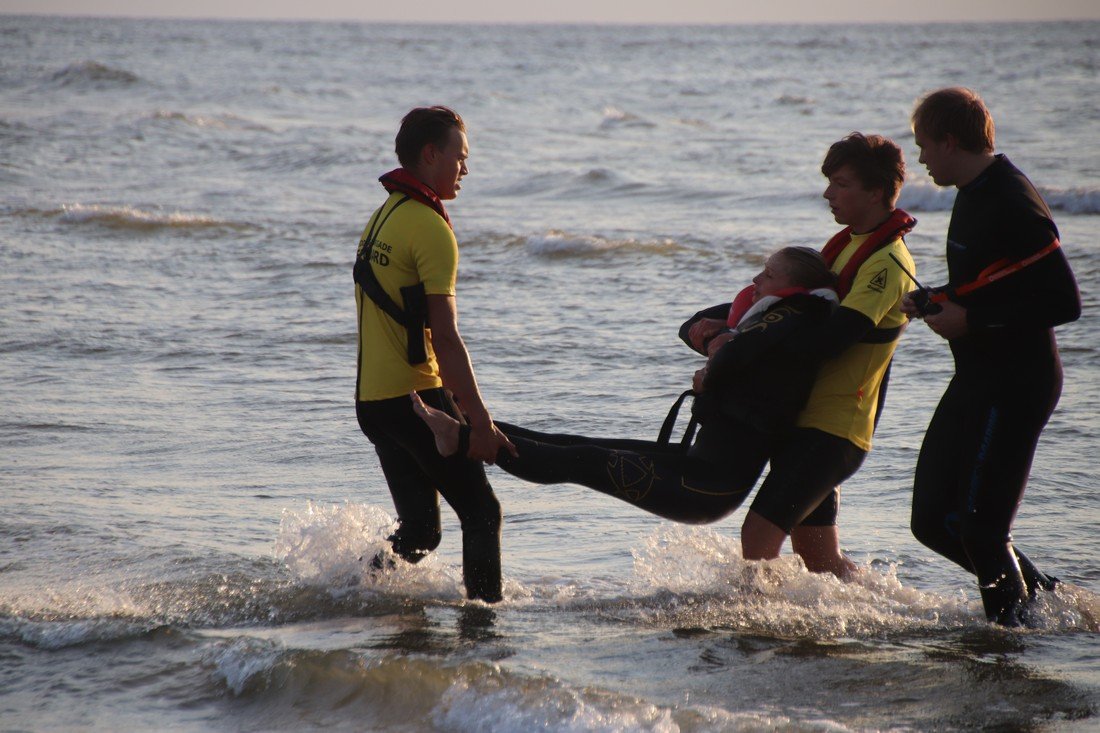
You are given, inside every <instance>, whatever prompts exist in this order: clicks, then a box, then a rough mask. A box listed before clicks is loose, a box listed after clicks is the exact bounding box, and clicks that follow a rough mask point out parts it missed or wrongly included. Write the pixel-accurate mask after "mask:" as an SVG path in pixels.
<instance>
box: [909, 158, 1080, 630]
mask: <svg viewBox="0 0 1100 733" xmlns="http://www.w3.org/2000/svg"><path fill="white" fill-rule="evenodd" d="M1057 238H1058V230H1057V229H1056V228H1055V225H1054V222H1053V220H1052V219H1051V214H1050V210H1049V209H1048V208H1047V205H1046V204H1045V203H1044V202H1043V200H1042V198H1041V197H1040V196H1039V194H1038V192H1036V190H1035V187H1034V186H1033V185H1032V184H1031V182H1030V181H1029V180H1028V179H1027V178H1026V177H1025V176H1024V175H1023V174H1022V173H1021V172H1020V171H1019V170H1017V169H1016V168H1015V166H1013V165H1012V164H1011V163H1010V162H1009V161H1008V159H1007V158H1004V157H1003V156H997V158H996V159H995V161H994V162H993V163H992V164H991V165H990V166H989V167H988V168H987V169H986V170H985V171H984V172H983V173H982V174H981V175H980V176H979V177H978V178H977V179H975V180H974V181H972V182H971V183H969V184H967V185H966V186H963V187H962V188H960V189H959V192H958V195H957V196H956V199H955V206H954V209H953V211H952V213H951V224H950V226H949V228H948V233H947V266H948V276H949V279H950V282H949V288H951V289H958V288H960V287H961V286H964V285H966V284H968V283H972V282H975V281H976V280H978V279H979V278H980V277H981V273H983V272H984V271H986V270H987V268H989V267H990V266H991V265H993V264H994V263H996V262H998V261H1001V260H1006V261H1008V262H1021V261H1024V260H1027V259H1028V258H1029V257H1031V256H1033V255H1035V254H1036V253H1037V252H1040V251H1041V250H1043V249H1044V248H1046V247H1048V246H1049V245H1051V243H1052V242H1055V241H1056V240H1057ZM956 300H957V301H958V303H959V304H960V305H962V306H963V307H965V308H966V309H967V329H968V333H967V334H966V335H964V336H962V337H960V338H956V339H952V340H951V342H950V345H951V352H952V354H953V356H954V359H955V375H954V377H953V378H952V380H951V382H950V384H949V385H948V387H947V391H946V392H945V393H944V395H943V397H942V399H941V400H940V404H939V406H938V407H937V408H936V412H935V415H934V416H933V418H932V422H931V424H930V425H929V426H928V430H927V432H926V433H925V437H924V443H923V445H922V446H921V452H920V457H919V459H918V461H917V469H916V476H915V478H914V486H913V516H912V528H913V534H914V535H915V536H916V537H917V539H918V540H920V541H921V542H922V543H924V544H925V545H927V546H928V547H930V548H931V549H933V550H935V551H936V552H938V553H939V554H941V555H943V556H944V557H946V558H948V559H950V560H953V561H954V562H956V563H958V564H959V565H960V566H962V567H963V568H965V569H966V570H968V571H970V572H971V573H974V574H975V575H976V576H977V578H978V584H979V587H980V589H981V594H982V600H983V602H984V605H985V610H986V614H987V616H989V618H990V619H992V620H996V621H999V622H1000V623H1005V624H1010V625H1014V624H1016V623H1018V622H1019V621H1020V619H1019V618H1018V616H1019V610H1020V608H1021V607H1022V605H1023V603H1024V602H1026V600H1027V598H1028V596H1029V594H1034V592H1035V590H1036V589H1037V588H1042V587H1049V586H1050V585H1051V584H1050V582H1049V580H1048V579H1047V578H1046V577H1045V576H1044V575H1043V574H1042V573H1040V572H1039V571H1038V570H1036V569H1035V567H1034V566H1033V565H1032V564H1031V563H1030V561H1028V559H1027V558H1026V557H1024V556H1023V555H1021V554H1020V553H1019V552H1017V551H1016V550H1015V548H1014V547H1013V545H1012V537H1011V527H1012V521H1013V519H1014V518H1015V516H1016V511H1017V509H1018V508H1019V505H1020V501H1021V499H1022V498H1023V495H1024V488H1025V487H1026V485H1027V479H1028V473H1029V471H1030V468H1031V460H1032V457H1033V455H1034V453H1035V447H1036V445H1037V443H1038V441H1039V435H1040V433H1041V432H1042V430H1043V427H1044V426H1045V425H1046V422H1047V419H1048V418H1049V417H1050V414H1051V412H1052V411H1053V410H1054V406H1055V405H1056V404H1057V402H1058V397H1059V395H1060V393H1061V389H1062V365H1061V362H1060V360H1059V358H1058V348H1057V345H1056V343H1055V340H1054V331H1053V328H1054V326H1057V325H1059V324H1062V323H1067V322H1069V321H1073V320H1076V319H1077V318H1078V317H1079V315H1080V313H1081V300H1080V294H1079V292H1078V289H1077V284H1076V281H1075V280H1074V277H1073V272H1072V271H1071V270H1070V267H1069V264H1068V262H1067V261H1066V258H1065V255H1064V254H1063V252H1062V250H1061V249H1060V248H1058V249H1054V250H1053V251H1051V252H1050V253H1049V254H1045V255H1043V256H1041V257H1040V258H1039V259H1037V260H1035V261H1034V262H1033V263H1032V264H1030V265H1028V266H1026V267H1024V268H1023V269H1021V270H1019V271H1017V272H1014V273H1013V274H1011V275H1008V276H1006V277H1004V278H1003V279H1000V280H997V281H996V282H992V283H990V284H989V285H987V286H984V287H980V288H977V289H975V290H973V291H972V292H970V293H969V294H967V295H965V296H959V297H957V298H956Z"/></svg>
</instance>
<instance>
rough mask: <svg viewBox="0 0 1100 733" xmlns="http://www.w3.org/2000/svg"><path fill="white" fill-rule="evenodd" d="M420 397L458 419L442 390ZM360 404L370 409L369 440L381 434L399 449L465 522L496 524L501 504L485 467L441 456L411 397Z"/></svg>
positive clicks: (465, 460) (467, 460) (432, 391)
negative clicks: (476, 520) (414, 409)
mask: <svg viewBox="0 0 1100 733" xmlns="http://www.w3.org/2000/svg"><path fill="white" fill-rule="evenodd" d="M419 394H420V397H421V399H423V400H424V402H425V403H426V404H429V405H431V406H432V407H435V408H436V409H439V410H443V411H444V412H446V413H447V414H449V415H452V416H456V411H455V408H454V406H453V403H452V402H451V400H450V399H449V398H448V397H447V395H446V393H445V392H444V391H443V390H442V389H433V390H425V391H423V392H420V393H419ZM360 404H365V405H368V406H369V407H368V408H367V409H368V411H369V414H370V420H369V422H370V426H369V427H370V431H368V430H367V429H366V428H364V432H367V434H368V437H370V436H371V434H372V433H382V434H384V435H385V437H386V438H388V439H389V440H390V441H391V442H392V443H394V444H396V445H397V446H399V447H400V448H401V449H402V450H403V451H404V452H405V453H406V454H407V455H408V456H409V458H410V459H411V461H412V462H414V463H415V464H416V465H417V466H418V467H419V469H420V471H421V472H422V474H423V475H424V476H426V477H427V480H428V481H429V482H430V484H431V486H432V488H433V490H434V491H438V492H439V493H440V494H441V495H442V496H443V498H444V499H445V500H446V501H447V503H448V504H449V505H450V506H451V508H452V509H454V510H455V513H456V514H458V516H459V518H460V519H461V520H462V521H463V522H464V523H465V522H466V521H467V520H468V519H480V518H493V517H495V519H494V521H499V516H500V504H499V502H498V501H497V498H496V496H495V495H494V494H493V490H492V487H491V486H490V485H489V481H488V479H487V478H486V477H485V468H484V466H483V465H482V464H481V463H480V462H478V461H471V460H469V459H468V458H466V457H465V456H457V455H454V456H448V457H446V458H444V457H443V456H441V455H439V451H438V450H437V449H436V447H435V436H434V435H432V431H431V430H430V429H429V428H428V426H427V425H426V424H425V423H424V421H423V420H421V419H420V417H419V416H418V415H417V414H416V413H415V412H413V409H412V401H411V400H410V399H409V398H408V397H400V398H395V399H392V400H378V401H377V402H373V403H360ZM372 440H373V438H372ZM375 445H376V446H377V445H378V443H375Z"/></svg>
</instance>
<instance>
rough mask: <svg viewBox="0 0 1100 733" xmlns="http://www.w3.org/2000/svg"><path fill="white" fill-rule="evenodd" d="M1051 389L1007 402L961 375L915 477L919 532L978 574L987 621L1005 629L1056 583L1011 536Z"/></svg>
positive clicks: (943, 403) (1053, 396) (1056, 387)
mask: <svg viewBox="0 0 1100 733" xmlns="http://www.w3.org/2000/svg"><path fill="white" fill-rule="evenodd" d="M1037 386H1040V387H1041V386H1042V385H1037ZM1045 386H1046V387H1048V389H1047V390H1042V389H1040V390H1033V389H1032V390H1027V391H1023V390H1013V391H1012V395H1010V396H1007V398H1004V397H1003V396H1002V395H1001V394H999V391H995V390H991V389H989V388H988V386H985V385H977V384H970V383H968V382H966V381H965V380H963V379H960V378H959V377H958V376H956V377H955V378H954V379H953V380H952V381H951V384H950V385H948V389H947V391H946V392H945V393H944V396H943V398H942V399H941V400H940V405H939V406H938V407H937V409H936V413H935V415H934V416H933V418H932V422H931V424H930V425H929V427H928V431H927V433H926V434H925V439H924V444H923V445H922V446H921V453H920V457H919V458H918V460H917V470H916V475H915V477H914V486H913V514H912V529H913V534H914V535H915V536H916V537H917V539H918V540H920V541H921V542H922V543H923V544H925V545H926V546H928V547H930V548H931V549H933V550H935V551H936V552H938V553H940V554H941V555H943V556H944V557H947V558H949V559H951V560H953V561H954V562H956V563H957V564H959V565H960V566H961V567H963V568H965V569H966V570H968V571H970V572H972V573H974V574H975V575H976V576H977V578H978V585H979V588H980V591H981V595H982V603H983V605H984V606H985V611H986V616H987V617H988V618H989V619H990V620H992V621H996V622H998V623H1002V624H1006V625H1017V624H1019V623H1020V618H1019V615H1020V612H1021V610H1022V609H1023V607H1024V604H1025V603H1026V601H1027V599H1028V598H1029V596H1033V595H1034V593H1035V592H1036V590H1038V589H1042V588H1050V587H1053V582H1054V581H1053V580H1052V579H1050V578H1048V577H1047V576H1045V575H1044V574H1043V573H1041V572H1040V571H1039V570H1038V569H1037V568H1035V566H1034V564H1033V563H1031V561H1030V560H1028V559H1027V558H1026V557H1024V556H1023V555H1022V554H1020V553H1018V552H1017V551H1016V549H1015V548H1014V547H1013V545H1012V536H1011V528H1012V522H1013V520H1014V519H1015V517H1016V511H1017V509H1018V508H1019V505H1020V501H1021V500H1022V498H1023V494H1024V490H1025V488H1026V486H1027V477H1028V473H1029V472H1030V469H1031V461H1032V457H1033V456H1034V452H1035V447H1036V445H1037V444H1038V441H1039V435H1040V434H1041V432H1042V430H1043V427H1044V426H1045V424H1046V421H1047V419H1048V418H1049V415H1050V412H1051V411H1052V410H1053V408H1054V405H1055V404H1056V402H1057V396H1058V393H1059V392H1060V387H1061V381H1060V379H1057V380H1055V384H1047V385H1045Z"/></svg>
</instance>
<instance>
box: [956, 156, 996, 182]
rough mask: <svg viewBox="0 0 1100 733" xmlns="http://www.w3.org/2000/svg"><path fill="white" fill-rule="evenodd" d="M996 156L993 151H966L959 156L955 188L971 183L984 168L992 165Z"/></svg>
mask: <svg viewBox="0 0 1100 733" xmlns="http://www.w3.org/2000/svg"><path fill="white" fill-rule="evenodd" d="M994 160H996V156H995V155H994V154H993V153H966V154H965V156H963V157H960V159H959V166H958V176H957V177H956V180H955V188H962V187H963V186H965V185H967V184H969V183H972V182H973V181H974V179H975V178H977V177H978V176H980V175H981V174H982V173H983V172H984V171H985V169H986V168H988V167H989V166H991V165H993V161H994Z"/></svg>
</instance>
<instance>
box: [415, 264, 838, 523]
mask: <svg viewBox="0 0 1100 733" xmlns="http://www.w3.org/2000/svg"><path fill="white" fill-rule="evenodd" d="M834 280H835V278H834V276H833V274H832V273H831V272H830V271H829V268H828V265H827V264H826V262H825V260H824V259H823V258H822V257H821V255H820V254H818V253H817V252H815V251H814V250H812V249H810V248H807V247H787V248H784V249H782V250H780V251H778V252H776V253H775V254H773V255H771V256H770V257H769V258H768V259H767V261H766V263H765V266H764V269H763V271H762V272H761V273H760V274H758V275H757V276H756V277H755V278H753V285H752V286H750V287H749V288H746V289H745V291H744V292H743V294H742V296H741V297H740V298H739V299H738V302H737V307H736V308H735V309H733V310H731V309H730V308H729V307H728V306H727V309H726V310H727V311H728V320H727V321H726V324H727V327H726V329H725V333H724V334H723V338H722V344H721V345H720V346H716V347H715V348H714V350H713V354H712V355H711V356H710V358H709V360H708V362H707V365H706V366H705V367H704V368H703V369H700V370H699V371H698V372H696V374H695V375H694V378H693V385H694V389H695V391H696V392H697V393H698V394H697V396H696V399H695V401H694V402H693V404H692V414H693V418H694V419H695V420H697V421H698V423H699V429H698V434H697V435H695V436H694V440H693V441H689V443H672V444H670V443H668V442H667V441H663V440H659V441H644V440H619V439H607V438H591V437H584V436H577V435H562V434H551V433H542V432H536V431H533V430H527V429H524V428H520V427H517V426H513V425H509V424H507V423H498V427H499V428H500V429H501V430H502V431H504V433H505V434H506V435H507V436H508V438H509V439H510V440H511V441H512V443H514V445H515V447H516V453H515V454H514V455H513V454H510V453H509V452H507V451H500V452H499V453H498V455H497V457H496V460H497V465H498V466H499V467H501V468H502V469H504V470H505V471H507V472H508V473H511V474H513V475H515V476H518V477H520V478H523V479H525V480H528V481H531V482H534V483H540V484H549V483H574V484H580V485H582V486H586V487H588V488H591V489H594V490H596V491H600V492H602V493H605V494H608V495H609V496H613V497H615V498H617V499H620V500H622V501H625V502H628V503H630V504H633V505H634V506H636V507H638V508H640V509H643V510H645V511H647V512H650V513H653V514H656V515H658V516H661V517H664V518H667V519H672V520H675V521H678V522H687V523H704V522H714V521H717V520H719V519H722V518H723V517H725V516H727V515H728V514H729V513H730V512H732V511H733V510H734V509H736V508H737V507H738V506H739V505H740V504H741V502H742V501H743V500H744V498H745V496H746V495H747V494H748V492H749V491H751V490H752V487H753V486H754V485H755V484H756V481H757V479H758V478H759V476H760V474H761V472H762V471H763V469H764V465H765V464H766V463H767V461H768V457H769V455H770V454H771V452H772V447H773V445H774V444H775V442H776V440H777V439H778V437H779V436H781V435H782V434H783V433H784V432H785V431H786V430H787V428H788V427H789V426H790V424H791V422H792V421H793V420H794V418H795V416H796V415H797V414H798V412H799V410H800V409H801V407H802V405H803V403H804V402H805V400H806V396H807V395H808V394H809V391H810V388H811V386H812V384H813V379H814V373H815V371H816V370H815V368H814V365H813V363H812V361H811V360H809V359H807V358H806V355H805V353H804V350H803V347H804V345H805V344H807V343H810V342H811V341H812V340H813V338H814V335H815V331H816V330H817V329H818V328H819V327H820V326H821V324H822V323H824V322H825V321H826V320H827V319H828V317H829V314H830V312H831V311H832V308H833V307H834V305H835V302H836V295H835V293H834V292H833V290H832V289H831V288H832V286H833V283H834ZM750 301H751V302H750ZM730 326H732V328H731V327H730ZM716 340H717V339H716ZM412 400H413V405H414V406H415V409H416V410H417V412H418V413H419V414H420V416H421V417H422V418H423V419H424V421H425V423H427V424H428V425H429V426H430V427H431V429H432V431H433V433H434V434H435V437H436V445H437V447H438V449H439V452H440V453H441V454H443V455H456V454H457V455H466V454H467V453H468V449H467V441H468V439H469V435H470V430H469V428H468V427H467V426H465V425H463V424H461V423H460V422H459V421H457V420H455V419H454V418H453V417H452V416H450V415H447V414H446V413H445V412H443V411H441V410H438V409H436V408H434V407H432V406H429V405H426V404H425V403H424V401H423V400H421V399H420V397H419V396H418V395H416V394H415V393H414V394H413V395H412Z"/></svg>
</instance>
